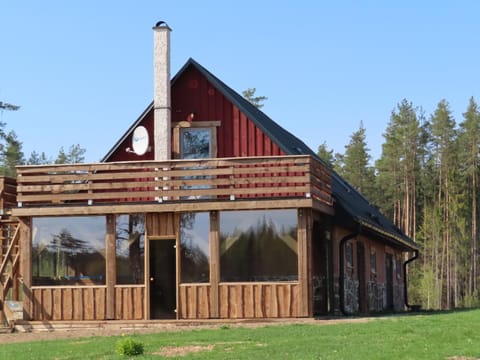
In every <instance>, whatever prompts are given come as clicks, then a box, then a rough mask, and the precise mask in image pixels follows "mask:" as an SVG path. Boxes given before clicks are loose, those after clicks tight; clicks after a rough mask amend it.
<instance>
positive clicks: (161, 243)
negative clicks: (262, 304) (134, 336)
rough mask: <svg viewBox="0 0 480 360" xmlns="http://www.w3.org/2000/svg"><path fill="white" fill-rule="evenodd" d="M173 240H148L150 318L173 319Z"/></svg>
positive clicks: (174, 252)
mask: <svg viewBox="0 0 480 360" xmlns="http://www.w3.org/2000/svg"><path fill="white" fill-rule="evenodd" d="M175 243H176V240H175V239H170V240H163V239H162V240H150V241H149V246H150V256H149V260H150V269H149V270H150V317H151V318H152V319H175V317H176V307H177V306H176V304H177V286H176V284H177V279H176V249H175Z"/></svg>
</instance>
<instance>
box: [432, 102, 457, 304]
mask: <svg viewBox="0 0 480 360" xmlns="http://www.w3.org/2000/svg"><path fill="white" fill-rule="evenodd" d="M431 136H432V145H433V148H432V150H433V153H432V160H433V164H434V170H435V173H434V175H435V186H436V199H435V202H434V204H431V205H433V206H434V207H435V208H436V211H435V213H436V214H437V216H439V219H440V221H441V228H440V229H439V230H440V238H439V239H438V240H439V241H438V242H437V243H436V244H435V248H434V252H435V258H434V269H435V271H436V281H437V287H436V289H437V291H438V300H439V303H437V306H438V307H439V308H447V309H449V308H451V306H452V304H453V302H454V301H452V300H454V296H453V295H454V293H455V288H454V286H453V285H454V283H455V281H454V280H455V277H454V270H455V261H454V260H455V253H454V249H455V247H456V241H457V239H456V237H455V234H456V232H455V230H456V229H455V227H456V225H457V221H456V220H457V219H456V216H455V215H456V214H455V213H454V212H453V209H454V207H456V206H457V205H458V201H459V198H458V196H457V195H458V194H457V193H456V192H455V190H456V189H455V180H456V179H455V176H456V175H457V174H456V171H455V168H456V163H457V161H456V155H457V151H456V136H457V134H456V130H455V120H454V118H453V116H452V114H451V111H450V107H449V104H448V103H447V101H446V100H442V101H440V103H439V104H438V106H437V109H436V110H435V112H434V114H433V115H432V117H431Z"/></svg>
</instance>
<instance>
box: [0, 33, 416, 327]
mask: <svg viewBox="0 0 480 360" xmlns="http://www.w3.org/2000/svg"><path fill="white" fill-rule="evenodd" d="M169 34H170V29H169V28H168V26H166V25H165V24H163V23H159V24H157V26H155V27H154V36H155V54H156V55H155V96H154V101H153V103H152V104H150V105H149V106H148V107H147V108H146V109H145V111H144V112H143V113H142V114H141V115H140V117H139V118H138V119H137V120H136V121H135V122H134V123H133V124H132V126H131V127H130V128H129V129H128V130H127V131H126V132H125V134H124V135H123V136H122V137H121V138H120V139H119V141H118V142H117V143H116V144H115V145H114V146H113V147H112V149H111V150H110V151H109V152H108V153H107V155H106V156H105V157H104V159H103V161H102V162H101V163H97V164H75V165H48V166H20V167H18V176H17V206H16V207H13V208H12V210H11V214H12V216H13V217H14V218H15V219H17V220H18V221H19V225H18V228H17V231H16V232H15V233H14V234H12V235H11V236H8V237H6V239H7V240H4V249H6V253H7V254H5V252H3V254H4V255H3V256H2V264H1V266H2V267H1V268H0V275H1V276H2V277H1V281H2V285H3V288H4V291H3V292H2V293H1V294H0V295H1V297H0V304H1V305H2V306H3V308H4V309H6V310H7V308H8V306H6V305H5V300H6V298H7V297H10V298H16V299H17V300H20V301H21V306H22V308H23V319H24V320H140V319H215V318H220V319H222V318H224V319H232V318H290V317H312V316H314V315H322V314H334V313H339V312H343V313H345V314H350V313H368V312H378V311H390V310H392V311H393V310H396V311H401V310H405V309H407V308H408V301H407V293H406V268H407V264H408V263H409V262H410V261H411V260H412V259H414V257H415V256H416V253H417V251H418V249H417V246H416V245H415V243H413V242H412V241H411V239H409V238H408V237H407V236H405V235H404V234H403V233H402V232H401V231H400V230H399V229H397V228H396V227H395V226H394V225H393V224H392V223H391V222H390V221H389V220H388V219H386V218H385V217H384V216H383V215H382V214H381V213H380V212H379V211H378V209H377V208H376V207H374V206H372V205H370V203H369V202H368V200H367V199H365V198H364V197H363V196H362V195H361V194H359V193H358V192H357V191H356V190H355V189H354V188H353V187H352V186H350V185H349V184H348V183H347V182H345V181H344V180H343V179H342V178H341V177H340V176H338V175H337V174H336V173H334V172H332V170H331V169H330V168H329V167H328V166H326V165H325V164H324V163H323V162H322V161H321V160H320V159H319V158H318V157H317V156H316V154H315V153H314V152H313V151H312V150H311V149H309V148H308V147H307V146H306V145H305V144H304V143H303V142H302V141H301V140H300V139H298V138H297V137H295V136H294V135H292V134H291V133H289V132H288V131H287V130H285V129H283V128H282V127H281V126H279V125H278V124H276V123H275V122H274V121H273V120H272V119H270V118H269V117H268V116H267V115H266V114H264V113H263V112H261V111H260V110H258V109H257V108H256V107H254V106H253V105H252V104H250V103H249V102H248V101H246V100H245V99H244V98H243V97H242V96H241V95H239V94H238V93H236V92H235V91H234V90H232V89H231V88H230V87H229V86H227V85H226V84H224V83H223V82H222V81H221V80H219V79H218V78H217V77H216V76H215V75H213V74H212V73H210V72H209V71H208V70H206V69H205V68H204V67H202V66H201V65H200V64H198V63H197V62H195V61H194V60H193V59H190V60H188V61H187V63H186V64H185V65H184V66H183V68H182V69H181V70H180V71H179V72H178V73H177V74H176V75H175V76H174V77H173V78H172V79H171V81H170V70H169V44H170V41H169V36H170V35H169ZM18 246H19V247H18ZM15 249H20V250H19V251H16V250H15ZM17 254H18V256H17ZM17 280H18V281H20V283H21V287H18V286H17V285H16V284H17V283H18V282H17Z"/></svg>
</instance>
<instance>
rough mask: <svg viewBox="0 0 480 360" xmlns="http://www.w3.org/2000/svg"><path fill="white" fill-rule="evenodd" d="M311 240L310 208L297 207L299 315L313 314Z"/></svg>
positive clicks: (307, 315) (309, 315)
mask: <svg viewBox="0 0 480 360" xmlns="http://www.w3.org/2000/svg"><path fill="white" fill-rule="evenodd" d="M311 242H312V235H311V211H310V209H298V281H299V283H300V301H299V307H300V309H299V312H298V313H299V316H301V317H311V316H313V313H312V308H313V305H312V300H313V299H312V290H311V278H312V274H311V272H312V265H311V263H312V261H311V257H312V254H311Z"/></svg>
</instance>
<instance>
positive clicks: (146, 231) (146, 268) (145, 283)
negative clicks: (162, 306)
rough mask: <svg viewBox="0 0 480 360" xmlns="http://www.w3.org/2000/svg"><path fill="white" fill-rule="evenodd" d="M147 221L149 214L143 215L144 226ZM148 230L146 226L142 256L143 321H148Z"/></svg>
mask: <svg viewBox="0 0 480 360" xmlns="http://www.w3.org/2000/svg"><path fill="white" fill-rule="evenodd" d="M148 219H150V216H149V214H147V215H145V224H147V221H148ZM149 235H150V233H149V230H148V226H145V245H144V246H145V250H144V251H145V256H144V261H143V262H144V266H145V267H144V268H143V273H144V285H145V295H144V299H143V301H144V309H145V314H144V315H145V317H144V320H149V319H150V239H149Z"/></svg>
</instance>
